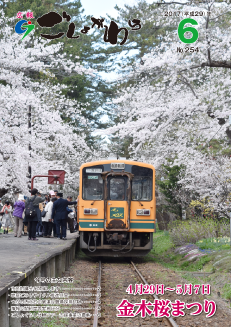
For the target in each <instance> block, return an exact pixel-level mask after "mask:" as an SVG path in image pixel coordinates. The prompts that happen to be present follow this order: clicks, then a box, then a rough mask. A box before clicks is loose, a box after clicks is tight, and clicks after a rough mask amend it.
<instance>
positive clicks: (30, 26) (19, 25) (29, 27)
mask: <svg viewBox="0 0 231 327" xmlns="http://www.w3.org/2000/svg"><path fill="white" fill-rule="evenodd" d="M25 23H27V25H23V24H25ZM22 27H26V29H24V28H23V29H22ZM33 29H34V25H33V24H31V21H29V22H28V21H27V20H25V19H22V20H20V21H19V22H17V24H16V25H15V32H16V33H18V34H23V33H25V34H24V35H23V37H22V40H23V39H24V37H26V36H27V35H28V34H29V33H30V32H31V31H32V30H33Z"/></svg>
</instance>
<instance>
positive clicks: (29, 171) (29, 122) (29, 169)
mask: <svg viewBox="0 0 231 327" xmlns="http://www.w3.org/2000/svg"><path fill="white" fill-rule="evenodd" d="M28 131H29V145H28V150H29V154H30V158H31V105H29V107H28ZM28 178H29V181H28V187H29V190H31V165H30V162H29V163H28Z"/></svg>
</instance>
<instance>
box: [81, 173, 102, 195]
mask: <svg viewBox="0 0 231 327" xmlns="http://www.w3.org/2000/svg"><path fill="white" fill-rule="evenodd" d="M102 199H103V179H102V177H101V176H100V175H88V176H84V178H83V200H102Z"/></svg>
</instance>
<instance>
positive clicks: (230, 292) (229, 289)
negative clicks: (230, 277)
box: [222, 283, 231, 300]
mask: <svg viewBox="0 0 231 327" xmlns="http://www.w3.org/2000/svg"><path fill="white" fill-rule="evenodd" d="M222 295H223V297H224V298H225V299H227V300H230V299H231V284H230V283H226V284H225V285H224V286H223V288H222Z"/></svg>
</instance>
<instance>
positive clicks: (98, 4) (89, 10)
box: [81, 0, 136, 17]
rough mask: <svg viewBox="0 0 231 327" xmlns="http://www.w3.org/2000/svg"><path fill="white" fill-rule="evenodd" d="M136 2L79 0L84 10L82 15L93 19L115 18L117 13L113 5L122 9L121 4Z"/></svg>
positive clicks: (127, 0) (131, 0)
mask: <svg viewBox="0 0 231 327" xmlns="http://www.w3.org/2000/svg"><path fill="white" fill-rule="evenodd" d="M133 2H136V1H133V0H81V3H82V6H83V8H84V9H85V12H84V14H86V15H94V16H95V17H96V16H97V17H99V16H102V17H103V16H105V15H106V14H109V15H110V16H113V17H116V16H117V11H116V10H115V9H114V7H115V5H118V6H119V7H123V4H124V3H126V4H130V3H133Z"/></svg>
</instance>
